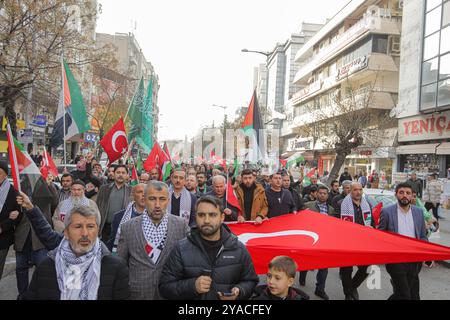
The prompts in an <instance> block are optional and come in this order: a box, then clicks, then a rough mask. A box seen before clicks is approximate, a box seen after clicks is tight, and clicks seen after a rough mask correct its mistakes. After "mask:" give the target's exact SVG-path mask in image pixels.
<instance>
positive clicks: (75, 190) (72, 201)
mask: <svg viewBox="0 0 450 320" xmlns="http://www.w3.org/2000/svg"><path fill="white" fill-rule="evenodd" d="M85 191H86V185H85V184H84V182H83V181H81V180H77V181H75V182H74V183H73V184H72V188H71V195H70V197H69V199H67V200H64V201H62V202H61V203H60V204H59V205H58V207H57V208H56V210H55V213H54V215H53V218H52V221H53V229H54V230H55V231H57V232H61V233H62V232H64V229H65V226H64V218H65V216H66V215H67V214H68V213H69V212H70V211H71V210H72V208H74V207H79V206H88V207H91V208H93V209H94V210H96V211H99V210H98V207H97V204H96V203H95V202H94V201H92V200H90V199H88V198H86V197H85V195H84V193H85Z"/></svg>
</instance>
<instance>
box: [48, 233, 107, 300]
mask: <svg viewBox="0 0 450 320" xmlns="http://www.w3.org/2000/svg"><path fill="white" fill-rule="evenodd" d="M101 263H102V247H101V245H100V240H99V239H98V238H97V241H96V242H95V245H94V247H93V248H92V250H91V251H90V252H88V253H86V254H85V255H82V256H80V257H77V256H76V255H75V253H74V252H73V251H72V248H71V247H70V243H69V240H67V239H66V238H64V239H63V241H62V242H61V244H60V245H59V247H58V248H57V249H56V257H55V266H56V275H57V280H58V286H59V290H60V292H61V300H97V295H98V288H99V286H100V270H101Z"/></svg>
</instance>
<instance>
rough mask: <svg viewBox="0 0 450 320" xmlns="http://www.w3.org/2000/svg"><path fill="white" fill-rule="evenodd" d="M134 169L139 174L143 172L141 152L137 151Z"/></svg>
mask: <svg viewBox="0 0 450 320" xmlns="http://www.w3.org/2000/svg"><path fill="white" fill-rule="evenodd" d="M136 169H137V171H139V172H142V171H143V170H144V165H143V163H142V157H141V152H140V151H139V150H138V156H137V160H136Z"/></svg>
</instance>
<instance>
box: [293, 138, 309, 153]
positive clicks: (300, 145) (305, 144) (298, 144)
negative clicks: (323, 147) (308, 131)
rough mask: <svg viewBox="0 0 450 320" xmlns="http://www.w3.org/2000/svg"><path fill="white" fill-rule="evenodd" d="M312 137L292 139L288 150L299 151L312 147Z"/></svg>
mask: <svg viewBox="0 0 450 320" xmlns="http://www.w3.org/2000/svg"><path fill="white" fill-rule="evenodd" d="M311 142H312V141H311V140H310V139H290V140H289V144H288V151H299V150H309V149H311Z"/></svg>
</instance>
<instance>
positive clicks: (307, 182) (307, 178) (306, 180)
mask: <svg viewBox="0 0 450 320" xmlns="http://www.w3.org/2000/svg"><path fill="white" fill-rule="evenodd" d="M316 171H317V169H316V168H314V169H312V170H311V171H310V172H308V173H307V174H306V176H305V177H304V178H303V185H304V186H305V187H307V186H309V185H311V178H312V177H313V176H314V175H315V174H316Z"/></svg>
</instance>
